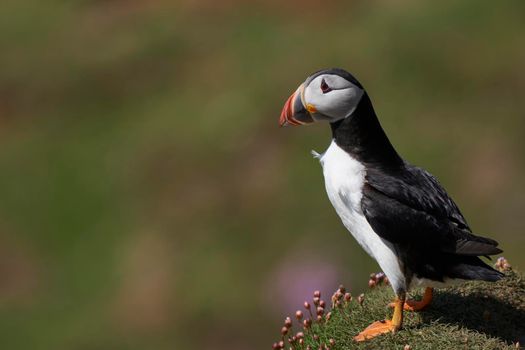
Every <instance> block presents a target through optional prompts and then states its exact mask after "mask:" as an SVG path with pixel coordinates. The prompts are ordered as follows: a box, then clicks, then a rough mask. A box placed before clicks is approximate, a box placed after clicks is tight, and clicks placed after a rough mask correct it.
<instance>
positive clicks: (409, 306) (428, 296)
mask: <svg viewBox="0 0 525 350" xmlns="http://www.w3.org/2000/svg"><path fill="white" fill-rule="evenodd" d="M432 291H433V289H432V288H427V289H425V293H424V294H423V298H422V299H421V300H420V301H417V300H407V301H405V305H404V309H405V310H407V311H420V310H423V309H425V308H426V307H427V306H429V305H430V303H431V302H432ZM388 306H390V307H395V302H394V303H390V304H389V305H388Z"/></svg>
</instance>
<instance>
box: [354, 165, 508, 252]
mask: <svg viewBox="0 0 525 350" xmlns="http://www.w3.org/2000/svg"><path fill="white" fill-rule="evenodd" d="M366 180H367V183H366V184H365V186H364V188H363V198H362V200H361V206H362V209H363V213H364V214H365V217H366V219H367V220H368V222H369V223H370V225H371V226H372V228H373V229H374V231H375V232H376V233H377V234H378V235H379V236H381V237H382V238H384V239H386V240H388V241H390V242H392V243H397V244H403V243H407V244H408V243H410V244H414V243H415V242H422V243H423V244H424V245H425V246H429V245H431V246H432V247H435V248H436V249H438V250H439V251H442V252H444V253H452V254H458V255H493V254H499V253H501V252H502V251H501V250H500V249H499V248H496V246H497V245H498V243H497V242H496V241H494V240H492V239H489V238H484V237H479V236H476V235H474V234H472V233H471V230H470V228H469V226H468V224H467V222H466V220H465V218H464V217H463V215H462V214H461V212H460V211H459V209H458V207H457V205H456V204H455V203H454V201H453V200H452V199H451V198H450V197H449V196H448V195H447V193H446V191H445V190H444V189H443V187H442V186H441V185H440V184H439V182H438V181H437V180H436V178H434V177H433V176H432V175H431V174H430V173H428V172H426V171H425V170H423V169H421V168H417V167H413V166H411V165H409V164H405V167H404V168H402V169H398V170H390V171H388V172H386V171H384V170H380V169H368V170H367V176H366Z"/></svg>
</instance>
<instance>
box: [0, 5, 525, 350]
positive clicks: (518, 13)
mask: <svg viewBox="0 0 525 350" xmlns="http://www.w3.org/2000/svg"><path fill="white" fill-rule="evenodd" d="M524 38H525V2H523V1H521V0H515V1H505V2H503V1H501V2H489V1H441V2H420V1H409V0H406V1H351V2H349V1H340V2H338V1H331V0H327V1H322V2H317V1H310V0H308V1H306V0H303V1H286V2H281V1H276V0H271V1H263V0H259V1H254V2H244V1H239V0H227V1H212V0H202V1H197V0H194V1H190V0H182V1H176V2H168V1H161V0H154V1H151V0H149V1H146V0H130V1H123V0H112V1H102V0H97V1H91V0H75V1H58V0H56V1H52V0H50V1H45V2H44V1H36V0H28V1H15V0H3V1H2V4H1V5H0V50H1V51H0V52H1V53H0V346H1V348H2V349H10V350H17V349H53V350H61V349H267V348H269V347H270V346H271V343H272V342H273V341H274V340H275V339H276V338H277V336H278V330H279V329H280V325H281V322H282V319H283V318H284V316H285V315H286V313H288V312H290V311H293V310H295V309H296V308H299V307H300V306H301V305H302V301H303V300H304V298H305V297H306V296H307V295H310V293H311V292H312V291H313V290H314V289H317V288H320V289H321V290H323V291H326V292H328V291H333V290H334V289H335V288H337V286H338V285H339V283H344V284H345V285H346V286H347V287H349V288H350V290H351V291H352V293H354V294H357V293H359V292H360V291H362V290H364V289H365V288H366V287H365V285H366V282H367V278H366V276H367V275H368V273H370V272H372V271H378V267H377V265H375V263H374V262H373V261H372V259H370V258H369V257H367V256H366V255H365V253H364V252H363V251H362V250H361V249H360V248H359V247H358V246H357V244H356V243H355V242H354V240H353V239H352V238H351V236H350V235H349V234H348V233H347V232H346V230H345V229H344V228H343V226H342V224H341V223H340V221H339V219H338V217H337V216H336V214H335V212H334V210H333V209H332V207H331V205H330V203H329V202H328V199H327V197H326V195H325V192H324V184H323V179H322V175H321V169H320V166H319V164H318V163H317V161H315V160H313V159H312V157H311V156H310V154H309V151H310V150H311V149H315V150H317V151H323V150H324V149H325V148H326V147H327V145H328V144H329V142H330V132H329V128H328V126H327V125H316V126H312V127H308V128H283V129H279V128H278V126H277V125H278V123H277V122H278V117H279V113H280V111H281V108H282V106H283V104H284V101H285V100H286V98H287V97H288V96H289V94H290V93H291V92H292V91H294V90H295V88H296V87H297V86H298V84H299V83H301V82H302V81H303V80H304V79H305V78H306V77H307V76H308V75H309V74H310V73H312V72H313V71H315V70H318V69H321V68H327V67H332V66H339V67H342V68H346V69H348V70H349V71H351V72H353V73H354V74H355V75H356V76H357V77H358V78H359V79H360V81H361V82H362V83H363V84H364V86H365V87H366V88H367V90H368V92H369V94H370V96H371V97H372V100H373V102H374V104H375V108H376V112H377V113H378V115H379V117H380V119H381V121H382V124H383V126H384V128H385V129H386V131H387V133H388V134H389V136H390V138H391V141H392V142H393V143H394V145H395V146H396V147H397V149H398V151H399V152H400V153H401V154H402V155H403V156H404V157H405V158H406V159H408V160H409V161H411V162H412V163H414V164H417V165H420V166H423V167H425V168H427V169H428V170H429V171H431V172H432V173H434V174H435V175H436V176H437V177H438V178H439V179H440V180H441V182H442V183H443V184H444V186H445V187H446V188H447V189H448V191H449V193H450V194H451V195H452V196H453V198H454V199H455V200H456V202H457V203H458V204H459V206H460V207H461V208H462V211H463V213H464V214H465V216H466V217H467V219H468V221H469V223H470V224H471V226H472V228H473V229H474V231H475V232H478V233H480V234H485V235H489V236H490V237H493V238H496V239H497V240H499V241H500V243H501V246H502V248H503V249H504V250H505V256H506V257H507V258H508V259H509V260H510V262H511V263H512V264H513V265H515V266H518V267H522V268H523V267H524V265H525V256H524V255H523V249H524V248H525V236H524V235H523V232H524V231H525V224H524V222H523V214H524V211H523V209H524V207H525V185H524V181H523V179H524V177H525V137H524V136H525V96H524V92H525V45H524V43H525V42H524Z"/></svg>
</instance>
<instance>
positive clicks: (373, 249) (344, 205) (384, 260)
mask: <svg viewBox="0 0 525 350" xmlns="http://www.w3.org/2000/svg"><path fill="white" fill-rule="evenodd" d="M319 159H320V162H321V165H322V166H323V174H324V179H325V186H326V192H327V194H328V198H329V199H330V202H332V205H333V206H334V208H335V210H336V212H337V214H338V215H339V217H340V218H341V220H342V221H343V224H344V225H345V227H346V228H347V229H348V230H349V231H350V233H351V234H352V236H354V238H355V239H356V241H357V242H358V243H359V245H361V247H363V249H364V250H365V251H366V252H367V253H368V254H369V255H370V256H371V257H373V258H374V259H375V260H376V261H377V263H378V264H379V266H380V267H381V269H382V270H383V272H384V273H385V274H386V275H387V277H388V279H389V280H390V282H391V283H392V287H394V290H400V289H403V290H404V289H405V288H406V287H407V286H406V283H405V277H404V275H403V273H402V272H401V268H400V264H399V261H398V259H397V256H396V255H395V254H394V252H393V250H392V248H391V245H390V244H389V243H388V242H387V241H385V240H383V239H382V238H381V237H379V236H378V235H377V234H376V233H375V232H374V230H373V229H372V227H371V226H370V224H369V223H368V221H367V220H366V217H365V216H364V215H363V211H362V209H361V198H362V189H363V185H364V183H365V175H366V169H365V166H364V165H363V164H361V163H360V162H358V161H357V160H356V159H354V158H352V157H351V156H350V155H349V154H348V153H347V152H345V151H344V150H343V149H341V148H340V147H339V146H338V145H337V144H336V143H335V141H332V143H331V144H330V147H328V149H327V150H326V152H325V153H324V154H323V155H322V156H320V157H319Z"/></svg>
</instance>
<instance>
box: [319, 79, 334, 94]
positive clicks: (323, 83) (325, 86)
mask: <svg viewBox="0 0 525 350" xmlns="http://www.w3.org/2000/svg"><path fill="white" fill-rule="evenodd" d="M321 91H322V92H323V94H326V93H327V92H330V91H332V89H331V88H330V86H328V84H327V83H326V81H324V79H323V80H322V81H321Z"/></svg>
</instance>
